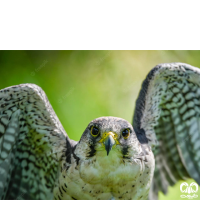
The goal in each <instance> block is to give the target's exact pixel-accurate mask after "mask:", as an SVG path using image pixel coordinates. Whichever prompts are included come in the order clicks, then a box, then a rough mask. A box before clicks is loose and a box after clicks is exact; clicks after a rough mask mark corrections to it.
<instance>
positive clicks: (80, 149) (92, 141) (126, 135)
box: [75, 117, 139, 159]
mask: <svg viewBox="0 0 200 200" xmlns="http://www.w3.org/2000/svg"><path fill="white" fill-rule="evenodd" d="M138 145H139V141H138V139H137V136H136V134H135V132H134V130H133V127H132V125H131V124H130V123H129V122H127V121H126V120H124V119H121V118H117V117H100V118H97V119H94V120H93V121H91V122H90V123H89V125H88V126H87V128H86V129H85V131H84V133H83V135H82V137H81V139H80V141H79V143H78V145H77V147H76V151H75V152H76V154H77V156H79V157H80V158H81V157H82V158H84V159H85V158H91V157H93V156H96V155H97V154H100V156H108V157H109V156H112V154H114V153H115V154H118V156H119V157H121V158H130V157H131V156H132V155H133V153H134V151H137V150H138V149H137V147H138Z"/></svg>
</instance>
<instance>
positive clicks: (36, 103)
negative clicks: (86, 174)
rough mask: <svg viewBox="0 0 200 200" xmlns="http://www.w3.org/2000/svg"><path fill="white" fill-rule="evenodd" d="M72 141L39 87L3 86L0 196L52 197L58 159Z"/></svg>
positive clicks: (29, 85)
mask: <svg viewBox="0 0 200 200" xmlns="http://www.w3.org/2000/svg"><path fill="white" fill-rule="evenodd" d="M71 144H74V141H71V140H70V139H69V138H68V136H67V134H66V132H65V131H64V128H63V127H62V125H61V123H60V121H59V119H58V118H57V116H56V114H55V112H54V110H53V108H52V107H51V105H50V103H49V101H48V99H47V97H46V95H45V93H44V91H43V90H42V89H41V88H40V87H38V86H37V85H34V84H21V85H17V86H12V87H9V88H5V89H3V90H1V91H0V173H1V174H2V176H1V177H2V179H1V180H0V199H2V200H4V199H19V198H23V199H30V200H31V199H36V200H39V199H40V200H44V199H52V198H53V193H52V192H53V188H54V185H55V184H56V181H57V176H58V166H59V161H60V160H61V159H62V155H63V154H64V152H65V151H66V150H67V149H68V150H69V149H70V148H71Z"/></svg>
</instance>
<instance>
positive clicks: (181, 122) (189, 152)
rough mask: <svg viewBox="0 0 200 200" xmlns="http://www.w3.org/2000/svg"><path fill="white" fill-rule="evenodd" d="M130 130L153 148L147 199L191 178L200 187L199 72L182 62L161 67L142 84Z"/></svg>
mask: <svg viewBox="0 0 200 200" xmlns="http://www.w3.org/2000/svg"><path fill="white" fill-rule="evenodd" d="M133 127H134V129H135V131H136V134H137V136H138V139H139V141H140V142H141V143H147V142H148V143H149V144H151V145H152V146H153V151H154V156H155V162H156V166H155V173H154V180H153V184H152V189H151V192H150V199H156V198H157V194H158V191H159V190H161V191H162V192H163V193H164V194H166V193H167V188H168V186H169V185H174V184H175V183H176V182H177V181H178V180H180V179H186V178H188V177H191V178H193V179H194V180H195V181H196V182H197V183H198V184H199V185H200V70H199V69H198V68H195V67H192V66H190V65H187V64H183V63H169V64H160V65H158V66H156V67H155V68H153V69H152V70H151V71H150V73H149V74H148V75H147V77H146V79H145V80H144V82H143V85H142V89H141V91H140V93H139V97H138V99H137V102H136V108H135V113H134V119H133Z"/></svg>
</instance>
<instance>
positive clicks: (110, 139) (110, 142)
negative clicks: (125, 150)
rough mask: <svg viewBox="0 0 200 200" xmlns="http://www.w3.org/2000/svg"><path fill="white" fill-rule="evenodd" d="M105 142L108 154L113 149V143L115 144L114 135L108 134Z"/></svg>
mask: <svg viewBox="0 0 200 200" xmlns="http://www.w3.org/2000/svg"><path fill="white" fill-rule="evenodd" d="M103 143H104V145H105V149H106V151H107V156H108V154H109V152H110V151H111V149H112V147H113V145H114V144H115V140H114V138H113V136H111V135H108V137H107V138H106V139H105V141H104V142H103Z"/></svg>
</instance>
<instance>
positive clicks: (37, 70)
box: [0, 51, 200, 200]
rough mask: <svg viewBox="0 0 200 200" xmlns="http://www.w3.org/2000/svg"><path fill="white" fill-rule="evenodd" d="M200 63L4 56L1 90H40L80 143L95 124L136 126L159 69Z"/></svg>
mask: <svg viewBox="0 0 200 200" xmlns="http://www.w3.org/2000/svg"><path fill="white" fill-rule="evenodd" d="M199 58H200V52H199V51H1V52H0V74H1V79H0V89H3V88H5V87H8V86H11V85H17V84H21V83H35V84H37V85H39V86H40V87H41V88H42V89H43V90H44V91H45V92H46V94H47V96H48V98H49V100H50V102H51V104H52V106H53V108H54V110H55V112H56V114H57V115H58V117H59V119H60V121H61V123H62V124H63V126H64V128H65V130H66V132H67V133H68V135H69V137H70V138H71V139H74V140H79V139H80V136H81V134H82V133H83V131H84V130H85V128H86V126H87V125H88V123H89V122H90V121H91V120H93V119H94V118H97V117H101V116H116V117H121V118H124V119H126V120H128V121H129V122H131V121H132V116H133V110H134V106H135V100H136V98H137V96H138V92H139V90H140V86H141V83H142V81H143V80H144V79H145V77H146V75H147V73H148V72H149V71H150V70H151V69H152V68H153V67H154V66H155V65H157V64H159V63H164V62H184V63H188V64H191V65H193V66H197V67H198V66H200V59H199ZM191 181H192V180H189V182H191ZM179 187H180V182H179V183H177V184H176V186H175V188H170V192H169V194H168V196H164V195H162V194H160V199H161V200H165V199H170V200H171V199H174V200H175V199H181V198H180V189H179ZM199 197H200V195H199Z"/></svg>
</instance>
